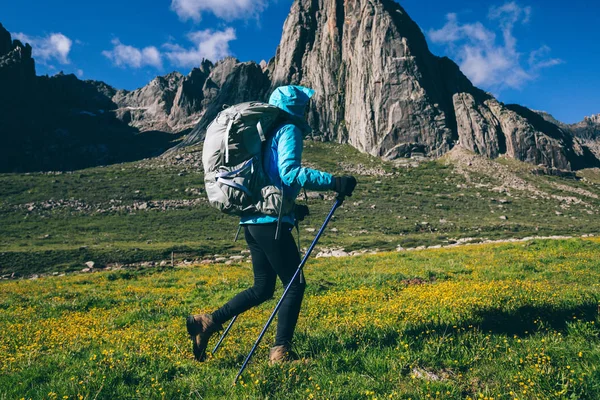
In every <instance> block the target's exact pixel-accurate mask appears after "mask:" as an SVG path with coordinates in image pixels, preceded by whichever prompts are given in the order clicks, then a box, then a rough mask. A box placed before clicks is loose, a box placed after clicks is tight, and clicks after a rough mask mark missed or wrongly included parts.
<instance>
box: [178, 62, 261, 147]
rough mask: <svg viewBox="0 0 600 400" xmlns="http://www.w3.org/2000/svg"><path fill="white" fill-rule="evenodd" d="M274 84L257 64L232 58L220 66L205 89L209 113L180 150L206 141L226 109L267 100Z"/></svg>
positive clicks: (216, 67)
mask: <svg viewBox="0 0 600 400" xmlns="http://www.w3.org/2000/svg"><path fill="white" fill-rule="evenodd" d="M270 83H271V81H270V80H269V75H268V72H267V71H264V70H263V67H261V66H260V65H259V64H256V63H255V62H245V63H240V62H239V61H237V60H236V59H233V58H228V59H225V60H224V61H222V62H221V63H217V65H216V66H215V68H214V70H213V71H212V72H211V74H210V76H209V78H208V79H207V81H206V83H205V87H204V92H205V96H206V104H207V106H206V110H205V113H204V114H203V116H202V118H201V119H200V121H199V122H198V124H197V125H196V126H195V127H194V129H193V130H192V131H191V132H190V133H189V134H188V136H187V137H186V139H185V140H184V141H183V142H182V143H181V145H179V146H178V148H179V147H183V146H187V145H190V144H194V143H198V142H200V141H202V140H203V139H204V134H205V133H206V128H207V127H208V124H210V123H211V121H212V120H213V119H214V118H215V117H216V116H217V114H218V113H219V112H221V111H222V110H223V107H224V106H227V105H234V104H238V103H243V102H246V101H253V100H262V101H265V99H266V97H267V96H268V94H269V87H270Z"/></svg>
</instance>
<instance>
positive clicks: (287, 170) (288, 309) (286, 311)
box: [187, 86, 356, 363]
mask: <svg viewBox="0 0 600 400" xmlns="http://www.w3.org/2000/svg"><path fill="white" fill-rule="evenodd" d="M314 93H315V92H314V90H312V89H309V88H305V87H302V86H282V87H279V88H277V89H276V90H275V91H274V92H273V94H272V95H271V98H270V100H269V104H271V105H274V106H276V107H279V108H281V109H282V110H284V111H286V112H287V113H288V114H289V116H288V119H287V122H286V123H284V124H283V125H281V126H280V127H279V128H277V130H276V133H275V134H274V135H273V136H272V137H271V139H269V142H268V145H267V147H266V150H265V154H264V169H265V171H266V173H267V175H268V176H269V179H270V180H271V182H272V183H273V184H275V185H277V186H278V187H280V188H282V190H283V196H284V197H285V198H288V199H289V198H293V199H295V198H296V197H297V196H298V193H299V192H300V189H301V188H306V189H309V190H321V191H325V190H334V191H336V192H337V193H340V194H342V195H344V196H351V195H352V192H353V190H354V188H355V186H356V179H355V178H354V177H333V176H332V175H331V174H328V173H325V172H321V171H316V170H313V169H309V168H304V167H302V166H301V160H302V150H303V141H302V140H303V136H304V133H306V132H308V130H309V129H310V128H308V125H307V123H306V121H305V120H304V113H305V111H306V108H307V107H306V106H307V104H308V102H309V100H310V98H311V97H312V96H313V95H314ZM296 217H300V218H301V217H302V216H300V215H298V216H296V215H294V213H290V214H288V215H282V216H281V219H280V221H279V223H280V224H281V228H280V229H281V234H279V235H277V234H276V232H277V230H278V219H277V217H274V216H270V215H260V214H259V215H251V216H247V217H242V220H241V222H240V224H241V225H242V226H243V228H244V235H245V238H246V242H247V243H248V247H249V248H250V253H251V255H252V267H253V271H254V285H253V286H252V287H251V288H249V289H247V290H244V291H243V292H241V293H239V294H238V295H236V296H235V297H234V298H232V299H231V300H230V301H229V302H227V304H225V305H223V306H222V307H221V308H219V309H218V310H216V311H215V312H213V313H212V314H198V315H190V316H189V317H188V319H187V329H188V333H189V334H190V336H191V339H192V343H193V350H194V356H195V357H196V359H197V360H198V361H203V360H204V356H205V353H206V347H207V345H208V340H209V339H210V337H211V335H212V334H213V333H215V332H217V331H219V330H221V329H222V324H223V323H224V322H226V321H227V320H229V319H231V318H233V317H234V316H235V315H238V314H241V313H243V312H244V311H247V310H249V309H250V308H252V307H255V306H257V305H259V304H261V303H263V302H265V301H267V300H269V299H271V298H272V297H273V293H274V291H275V284H276V279H277V277H279V279H280V280H281V282H282V283H283V286H284V287H287V285H288V284H289V283H290V281H291V279H292V277H293V275H294V273H295V272H296V270H297V268H298V266H299V264H300V254H299V252H298V248H297V246H296V243H295V241H294V238H293V236H292V233H291V231H292V227H293V226H294V224H295V219H296ZM305 286H306V284H305V282H304V280H303V278H302V276H300V277H299V278H298V279H296V280H295V281H294V282H293V283H292V285H291V287H290V290H289V292H288V295H287V297H286V298H285V300H284V302H283V303H282V305H281V308H280V309H279V312H278V315H277V317H278V320H277V334H276V337H275V344H274V345H273V347H272V348H271V351H270V354H269V360H270V362H271V363H277V362H281V361H287V360H289V359H291V358H293V355H292V354H291V352H290V350H291V345H292V337H293V335H294V330H295V328H296V323H297V321H298V314H299V313H300V307H301V305H302V299H303V297H304V289H305Z"/></svg>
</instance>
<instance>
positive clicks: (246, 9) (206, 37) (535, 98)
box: [0, 0, 600, 123]
mask: <svg viewBox="0 0 600 400" xmlns="http://www.w3.org/2000/svg"><path fill="white" fill-rule="evenodd" d="M399 2H400V4H401V5H402V6H403V7H404V8H405V9H406V10H407V12H408V13H409V15H410V16H411V17H412V18H413V19H414V20H415V21H416V22H417V23H418V24H419V25H420V27H421V29H422V30H423V31H424V32H425V34H426V36H427V39H428V42H429V44H430V48H431V50H432V52H433V53H434V54H437V55H448V56H449V57H450V58H452V59H454V60H455V61H456V62H457V63H458V64H459V65H460V66H461V69H462V70H463V72H465V73H466V74H467V76H469V78H471V80H472V81H473V82H474V83H475V84H476V85H477V86H479V87H481V88H482V89H485V90H487V91H490V92H491V93H493V94H494V95H496V96H497V97H498V98H499V99H500V100H501V101H503V102H506V103H519V104H523V105H525V106H528V107H530V108H533V109H536V110H545V111H548V112H550V113H552V114H553V115H554V116H555V117H557V118H558V119H560V120H562V121H565V122H569V123H572V122H577V121H580V120H582V119H583V117H584V116H587V115H591V114H596V113H600V74H599V73H598V70H599V64H600V3H599V2H597V1H595V0H570V1H569V2H568V3H565V2H564V1H558V0H547V1H540V0H518V1H517V0H515V1H512V0H509V1H506V0H504V1H503V0H500V1H491V2H481V1H475V0H456V1H452V2H449V1H443V0H429V1H422V0H400V1H399ZM291 4H292V0H161V1H158V0H126V1H122V0H121V1H115V0H104V1H102V2H96V1H93V2H81V1H72V0H56V1H52V2H49V1H47V0H24V1H19V2H15V1H13V2H5V4H3V5H2V12H1V13H0V22H1V23H2V24H3V25H4V26H5V27H6V28H7V29H8V30H9V31H10V32H11V33H13V34H14V35H15V36H16V37H18V38H21V39H23V40H25V41H28V42H31V43H32V45H33V46H34V56H35V57H36V67H37V72H38V74H50V75H52V74H54V73H56V72H58V71H60V70H63V71H65V72H67V73H75V74H77V75H79V76H80V77H81V78H82V79H97V80H103V81H105V82H107V83H109V84H110V85H113V86H115V87H117V88H125V89H134V88H137V87H140V86H143V85H145V84H146V83H147V82H148V81H149V80H151V79H152V78H153V77H155V76H156V75H161V74H166V73H168V72H170V71H173V70H179V71H181V72H182V73H188V72H189V71H190V69H191V68H192V67H193V66H197V65H198V64H199V60H200V59H201V58H202V57H207V58H211V59H215V58H221V57H223V56H224V55H227V54H230V55H233V56H235V57H237V58H239V59H240V60H242V61H247V60H255V61H257V62H259V61H261V60H263V59H264V60H267V61H268V60H269V59H270V58H271V57H272V56H273V55H274V54H275V51H276V48H277V45H278V43H279V39H280V36H281V30H282V27H283V22H284V21H285V18H286V16H287V14H288V12H289V9H290V6H291Z"/></svg>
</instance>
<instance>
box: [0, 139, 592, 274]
mask: <svg viewBox="0 0 600 400" xmlns="http://www.w3.org/2000/svg"><path fill="white" fill-rule="evenodd" d="M200 158H201V153H200V150H199V149H188V150H187V151H186V152H184V153H180V154H176V155H171V156H170V157H168V158H166V159H151V160H145V161H140V162H135V163H128V164H119V165H112V166H108V167H99V168H91V169H86V170H81V171H75V172H70V173H46V174H42V173H31V174H0V187H1V188H2V190H1V191H0V276H1V275H6V274H11V273H15V274H16V275H17V276H28V275H31V274H33V273H51V272H62V271H70V270H80V269H81V268H83V263H84V262H86V261H94V262H95V263H96V266H106V265H109V266H110V265H114V264H119V263H135V262H143V261H155V262H159V261H161V260H166V259H170V257H171V253H172V252H174V253H175V258H176V259H177V261H178V262H181V261H183V260H185V259H188V260H192V259H215V258H218V257H215V255H226V256H230V255H233V254H239V253H240V251H242V250H243V249H244V248H245V243H243V242H242V243H240V242H238V243H233V238H234V236H235V232H236V230H237V226H236V225H237V221H236V219H235V218H233V217H228V216H225V215H222V214H220V213H219V212H218V211H215V210H213V209H212V208H210V207H209V205H208V204H207V202H206V200H205V195H204V189H203V178H202V173H201V170H202V168H201V164H200ZM305 160H306V161H307V164H308V165H310V166H313V167H316V168H320V169H323V170H326V171H330V172H332V173H335V174H354V175H356V176H357V177H358V180H359V186H358V188H357V191H356V194H355V196H354V197H352V198H351V199H348V201H347V202H346V203H345V204H344V206H343V208H341V209H340V210H339V211H338V213H337V215H336V217H335V219H334V220H333V222H332V224H331V225H330V230H329V231H328V232H327V234H326V235H325V236H324V237H323V239H322V241H321V243H320V249H321V250H322V249H326V248H332V247H336V248H344V249H345V250H346V251H353V250H362V249H367V250H374V249H379V250H392V249H395V248H396V247H398V246H401V247H404V248H407V247H417V246H422V245H426V246H429V245H440V244H441V245H444V244H449V243H454V242H455V241H457V240H459V239H461V238H462V239H464V238H473V239H474V240H476V241H478V240H482V239H502V238H511V237H525V236H531V235H539V236H547V235H581V234H588V233H596V232H598V230H599V229H598V228H599V227H600V219H599V218H598V212H599V210H600V200H599V196H600V187H599V186H598V185H600V175H599V174H598V171H597V170H589V171H582V172H581V173H580V178H583V179H579V180H573V179H564V178H558V177H551V176H538V175H534V174H532V173H531V170H532V166H530V165H526V164H522V163H518V162H515V161H512V160H502V159H501V160H498V161H489V160H484V159H481V158H478V157H475V156H473V155H470V154H467V153H458V152H455V153H452V154H451V155H449V156H447V157H446V158H444V159H441V160H437V161H429V162H422V163H420V164H418V165H416V166H415V165H413V166H405V165H400V164H393V163H386V162H383V161H381V160H379V159H377V158H374V157H370V156H368V155H364V154H361V153H359V152H358V151H356V150H355V149H353V148H351V147H350V146H345V145H336V144H325V143H318V142H306V146H305ZM408 162H409V164H410V163H411V162H412V161H408ZM310 197H311V198H310V199H309V200H308V205H309V207H310V208H311V212H312V216H311V217H310V218H309V220H308V221H306V222H305V223H304V224H302V226H301V239H302V241H303V245H304V246H305V245H307V244H308V242H309V240H310V239H312V236H313V235H314V233H313V231H314V229H316V228H318V227H319V226H320V224H321V222H322V220H323V219H324V217H325V215H326V213H327V211H328V210H329V208H330V207H331V205H332V203H333V194H332V193H328V194H327V196H326V198H325V199H321V198H314V196H313V195H312V194H311V196H310Z"/></svg>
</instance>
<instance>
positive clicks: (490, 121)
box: [270, 0, 597, 169]
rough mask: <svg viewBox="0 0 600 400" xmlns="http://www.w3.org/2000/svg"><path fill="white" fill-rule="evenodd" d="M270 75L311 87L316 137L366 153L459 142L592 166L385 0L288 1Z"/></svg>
mask: <svg viewBox="0 0 600 400" xmlns="http://www.w3.org/2000/svg"><path fill="white" fill-rule="evenodd" d="M270 69H271V71H272V87H276V86H278V85H282V84H302V85H306V86H310V87H312V88H314V89H315V90H316V91H317V95H316V97H315V101H314V102H313V103H312V109H311V112H310V116H309V122H310V123H311V125H312V127H313V129H314V130H315V131H316V132H317V134H321V135H323V136H325V137H327V138H329V139H333V140H337V141H341V142H348V143H350V144H352V145H353V146H355V147H357V148H358V149H360V150H362V151H365V152H368V153H370V154H373V155H377V156H382V157H385V158H396V157H403V156H408V155H410V153H411V152H413V151H415V150H418V151H424V152H426V153H427V154H429V155H431V156H439V155H441V154H444V153H445V152H447V151H448V150H450V149H451V148H452V147H453V146H454V145H455V144H459V145H461V146H462V147H465V148H467V149H469V150H472V151H475V152H477V153H480V154H483V155H487V156H488V157H497V156H499V155H501V154H506V155H508V156H510V157H514V158H516V159H519V160H522V161H526V162H530V163H535V164H544V165H547V166H549V167H557V168H562V169H571V168H577V167H580V166H581V165H582V164H584V163H585V162H586V161H585V160H587V161H590V160H589V154H588V153H589V151H587V150H586V147H585V146H584V145H583V144H582V143H581V142H579V141H578V139H573V138H572V137H571V135H569V134H568V133H567V132H564V131H561V130H560V129H559V128H557V127H556V126H555V125H552V124H544V123H539V122H540V121H532V120H531V118H532V117H535V114H534V113H532V112H530V111H529V110H527V109H525V108H523V107H518V106H507V105H504V104H502V103H500V102H498V101H497V100H496V99H494V98H493V97H492V96H490V95H488V94H486V93H484V92H483V91H481V90H479V89H477V88H475V87H474V86H473V85H472V84H471V82H469V80H468V79H467V78H466V77H465V76H464V75H463V74H462V73H461V72H460V70H459V68H458V67H457V66H456V64H455V63H453V62H452V61H451V60H449V59H447V58H439V57H436V56H434V55H433V54H431V52H430V51H429V49H428V46H427V42H426V40H425V37H424V36H423V34H422V32H421V30H420V29H419V27H418V26H417V24H416V23H415V22H414V21H412V20H411V19H410V17H409V16H408V15H407V14H406V12H405V10H404V9H403V8H402V7H401V6H400V5H399V4H398V3H396V2H394V1H392V0H296V1H295V2H294V4H293V5H292V9H291V12H290V15H289V17H288V19H287V21H286V22H285V25H284V32H283V37H282V39H281V44H280V46H279V48H278V50H277V55H276V57H275V60H274V63H273V65H272V66H271V67H270ZM596 161H597V160H596Z"/></svg>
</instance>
